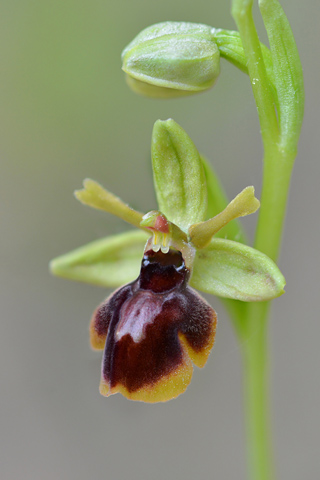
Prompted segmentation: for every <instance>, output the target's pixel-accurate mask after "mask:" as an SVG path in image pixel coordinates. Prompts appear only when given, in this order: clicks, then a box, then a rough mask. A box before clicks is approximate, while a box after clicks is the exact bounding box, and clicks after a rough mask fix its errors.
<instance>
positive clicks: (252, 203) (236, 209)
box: [189, 187, 260, 248]
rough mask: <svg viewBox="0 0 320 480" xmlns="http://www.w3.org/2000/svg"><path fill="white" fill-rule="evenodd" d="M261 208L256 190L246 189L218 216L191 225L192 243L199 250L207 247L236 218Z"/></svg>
mask: <svg viewBox="0 0 320 480" xmlns="http://www.w3.org/2000/svg"><path fill="white" fill-rule="evenodd" d="M259 207H260V202H259V200H258V199H257V198H256V197H255V196H254V188H253V187H247V188H245V189H244V190H242V192H240V193H239V194H238V195H237V196H236V197H235V198H234V199H233V200H231V202H230V203H229V204H228V205H227V206H226V208H225V209H224V210H223V211H222V212H220V213H219V214H218V215H216V216H215V217H213V218H210V219H209V220H206V221H205V222H200V223H196V224H194V225H191V227H190V228H189V235H190V239H191V242H192V243H193V244H194V245H195V246H196V247H197V248H204V247H206V246H207V245H208V244H209V243H210V240H211V238H212V237H213V236H214V235H215V234H216V233H217V232H218V231H219V230H221V228H223V227H224V226H225V225H227V224H228V223H229V222H231V221H232V220H235V219H236V218H239V217H244V216H246V215H250V214H251V213H254V212H256V211H257V210H258V208H259Z"/></svg>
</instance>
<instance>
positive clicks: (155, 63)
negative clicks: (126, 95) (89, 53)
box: [122, 22, 220, 98]
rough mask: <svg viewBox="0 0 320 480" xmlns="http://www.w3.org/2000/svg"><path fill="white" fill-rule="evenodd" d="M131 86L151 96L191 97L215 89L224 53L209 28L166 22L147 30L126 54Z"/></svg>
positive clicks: (125, 51)
mask: <svg viewBox="0 0 320 480" xmlns="http://www.w3.org/2000/svg"><path fill="white" fill-rule="evenodd" d="M122 69H123V70H124V71H125V72H126V73H127V81H128V84H129V86H130V87H131V88H132V89H133V90H134V91H135V92H137V93H140V94H142V95H146V96H149V97H158V98H169V97H176V96H181V95H190V94H193V93H197V92H201V91H203V90H207V89H208V88H210V87H212V86H213V84H214V83H215V81H216V79H217V77H218V75H219V72H220V53H219V49H218V47H217V44H216V42H215V40H214V38H213V35H212V28H211V27H209V26H207V25H202V24H196V23H185V22H164V23H159V24H156V25H153V26H151V27H148V28H146V29H145V30H143V31H142V32H141V33H140V34H139V35H138V36H137V37H136V38H135V39H134V40H133V41H132V42H131V43H130V44H129V45H128V46H127V47H126V48H125V49H124V51H123V53H122Z"/></svg>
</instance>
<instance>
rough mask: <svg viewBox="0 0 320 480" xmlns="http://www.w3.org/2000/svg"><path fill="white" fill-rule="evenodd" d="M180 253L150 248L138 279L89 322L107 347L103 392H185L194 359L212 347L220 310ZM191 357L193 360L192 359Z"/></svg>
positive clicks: (96, 342)
mask: <svg viewBox="0 0 320 480" xmlns="http://www.w3.org/2000/svg"><path fill="white" fill-rule="evenodd" d="M189 276H190V272H189V270H188V269H187V268H186V266H185V263H184V260H183V257H182V254H181V253H180V252H178V251H175V250H170V251H169V252H168V253H162V252H161V251H159V252H154V251H153V250H149V251H148V252H146V253H145V255H144V257H143V260H142V264H141V271H140V275H139V277H138V279H137V280H136V281H135V282H133V283H131V284H128V285H126V286H124V287H122V288H121V289H119V290H118V291H116V292H115V293H114V294H113V295H111V297H109V298H108V299H107V301H106V302H104V303H103V304H102V305H100V307H99V308H98V309H97V310H96V312H95V314H94V316H93V318H92V321H91V337H92V338H91V341H92V345H93V347H94V348H95V347H96V348H102V345H103V342H104V341H105V350H104V356H103V362H102V379H101V387H100V389H101V393H103V394H104V395H110V394H112V393H116V392H117V391H120V392H121V393H123V394H124V395H126V396H127V397H128V398H133V399H138V400H144V401H151V402H154V401H165V400H169V399H170V398H174V397H175V396H177V395H179V393H182V391H184V390H185V388H186V387H187V385H188V383H189V382H190V380H191V375H192V363H191V360H192V361H193V362H194V363H195V364H196V365H198V366H203V365H204V363H205V361H206V359H207V357H208V355H209V352H210V350H211V348H212V346H213V342H214V335H215V328H216V314H215V312H214V310H213V309H212V308H211V307H210V305H209V304H208V303H207V302H205V300H203V299H202V298H201V297H200V296H199V295H198V294H197V293H196V292H195V291H194V290H193V289H191V288H190V287H188V286H187V282H188V279H189ZM190 358H191V360H190Z"/></svg>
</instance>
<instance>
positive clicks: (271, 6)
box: [259, 0, 304, 152]
mask: <svg viewBox="0 0 320 480" xmlns="http://www.w3.org/2000/svg"><path fill="white" fill-rule="evenodd" d="M259 7H260V11H261V15H262V18H263V21H264V24H265V27H266V30H267V34H268V38H269V43H270V50H271V58H272V63H273V75H274V83H275V86H276V90H277V98H278V104H277V108H278V114H279V122H280V134H281V143H282V146H283V148H286V149H287V150H292V151H293V152H295V151H296V149H297V143H298V140H299V134H300V129H301V124H302V119H303V109H304V89H303V74H302V67H301V63H300V59H299V53H298V49H297V46H296V43H295V40H294V36H293V33H292V30H291V27H290V24H289V22H288V19H287V17H286V14H285V13H284V11H283V9H282V7H281V5H280V3H279V2H278V0H259Z"/></svg>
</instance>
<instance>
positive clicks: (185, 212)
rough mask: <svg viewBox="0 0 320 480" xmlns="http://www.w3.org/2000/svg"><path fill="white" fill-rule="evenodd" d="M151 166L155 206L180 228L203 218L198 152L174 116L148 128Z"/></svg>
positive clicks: (204, 200)
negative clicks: (150, 138) (150, 131)
mask: <svg viewBox="0 0 320 480" xmlns="http://www.w3.org/2000/svg"><path fill="white" fill-rule="evenodd" d="M151 154H152V167H153V177H154V187H155V191H156V195H157V200H158V205H159V210H160V211H161V212H162V213H164V215H165V216H166V217H167V218H168V220H169V221H170V222H172V223H175V224H176V225H177V226H178V227H179V228H181V230H183V231H184V232H187V231H188V228H189V226H190V225H192V224H193V223H197V222H201V221H202V220H204V219H205V215H206V211H207V186H206V179H205V174H204V171H203V167H202V163H201V160H200V155H199V153H198V151H197V149H196V147H195V145H194V143H193V142H192V140H191V139H190V137H189V136H188V135H187V133H186V132H185V131H184V130H183V128H181V127H180V125H178V124H177V123H176V122H175V121H174V120H172V119H169V120H166V121H161V120H158V121H157V122H156V123H155V125H154V128H153V132H152V144H151Z"/></svg>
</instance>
